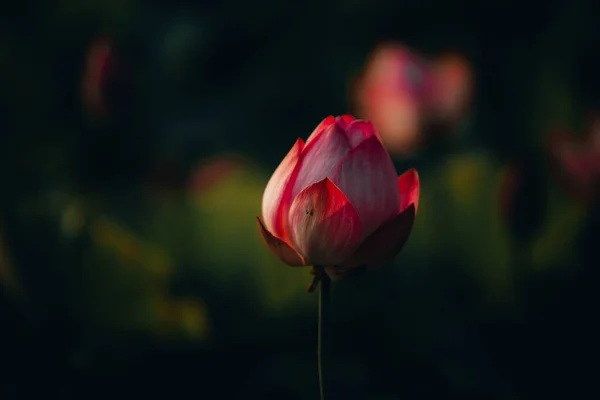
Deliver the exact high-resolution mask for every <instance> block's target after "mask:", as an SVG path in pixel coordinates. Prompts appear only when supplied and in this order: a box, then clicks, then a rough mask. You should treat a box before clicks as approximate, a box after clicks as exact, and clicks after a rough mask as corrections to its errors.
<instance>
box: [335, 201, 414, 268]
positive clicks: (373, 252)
mask: <svg viewBox="0 0 600 400" xmlns="http://www.w3.org/2000/svg"><path fill="white" fill-rule="evenodd" d="M414 222H415V206H414V204H411V205H410V206H409V207H408V208H407V209H406V210H404V212H402V213H400V214H398V216H397V217H396V218H394V219H392V220H391V221H389V222H388V223H386V224H384V225H383V226H382V227H380V228H379V229H377V230H376V231H375V232H374V233H373V234H372V235H371V236H369V237H368V238H367V239H366V240H365V241H364V242H363V243H362V244H361V245H360V247H359V248H358V250H356V252H355V253H354V254H352V256H351V257H349V258H348V259H347V260H346V261H344V262H343V263H342V264H341V265H340V267H341V268H342V271H344V270H348V269H350V268H355V267H358V266H360V265H366V266H367V268H369V269H375V268H378V267H380V266H381V265H383V264H385V263H387V262H389V261H391V260H393V259H394V257H395V256H396V255H397V254H398V253H399V252H400V250H402V247H404V244H405V243H406V241H407V240H408V238H409V237H410V233H411V231H412V227H413V224H414Z"/></svg>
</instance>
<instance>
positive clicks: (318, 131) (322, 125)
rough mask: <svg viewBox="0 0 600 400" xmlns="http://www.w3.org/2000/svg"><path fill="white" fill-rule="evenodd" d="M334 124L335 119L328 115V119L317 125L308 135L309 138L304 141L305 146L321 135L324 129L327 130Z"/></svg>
mask: <svg viewBox="0 0 600 400" xmlns="http://www.w3.org/2000/svg"><path fill="white" fill-rule="evenodd" d="M334 122H335V118H333V116H332V115H330V116H329V117H327V118H325V119H324V120H323V121H321V123H320V124H319V125H317V127H316V128H315V130H314V131H313V132H312V133H311V134H310V136H309V137H308V139H307V140H306V144H309V143H310V142H312V141H313V140H315V139H316V138H317V137H318V136H319V135H320V134H321V133H323V132H324V131H325V129H327V128H328V127H329V125H331V124H333V123H334Z"/></svg>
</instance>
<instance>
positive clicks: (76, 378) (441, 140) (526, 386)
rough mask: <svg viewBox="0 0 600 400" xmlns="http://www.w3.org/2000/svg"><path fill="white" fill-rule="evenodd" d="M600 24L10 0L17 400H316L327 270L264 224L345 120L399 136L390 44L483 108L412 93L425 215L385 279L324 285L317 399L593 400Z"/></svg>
mask: <svg viewBox="0 0 600 400" xmlns="http://www.w3.org/2000/svg"><path fill="white" fill-rule="evenodd" d="M598 17H600V3H597V2H594V1H591V0H589V1H583V0H574V1H569V2H566V1H562V2H559V1H550V2H546V3H544V4H539V5H534V4H531V5H529V4H525V3H524V2H517V1H504V2H500V3H485V2H478V1H466V2H462V3H460V5H459V4H458V3H457V4H449V3H448V2H443V1H439V0H424V1H420V2H401V1H389V0H369V1H367V0H336V1H326V2H316V1H308V2H285V1H278V0H257V1H253V2H244V1H238V0H236V1H233V0H224V1H221V2H202V1H198V2H191V1H189V2H185V1H170V2H167V1H162V2H160V1H157V2H152V3H150V2H140V1H133V0H121V1H114V0H110V1H109V0H103V1H100V0H88V1H83V2H80V1H75V0H63V1H59V2H42V1H20V2H14V1H13V2H10V4H9V5H7V6H6V8H5V9H4V11H3V12H2V15H1V16H0V106H1V107H2V111H3V112H2V118H0V183H1V186H0V187H1V188H0V355H1V356H0V365H1V366H0V369H1V370H2V373H1V374H0V398H2V399H3V400H4V399H6V400H8V399H24V398H34V396H39V395H41V394H43V395H44V396H45V397H48V398H60V399H80V398H86V399H87V398H106V397H107V396H111V397H115V398H142V397H145V398H173V399H179V398H197V399H199V398H207V399H213V398H214V399H220V398H223V399H316V398H318V394H319V392H318V383H317V362H316V338H317V296H316V294H308V293H306V287H307V285H308V284H309V282H310V281H311V276H310V275H309V273H308V268H291V267H288V266H285V265H283V263H281V262H280V261H279V260H278V259H277V258H276V257H275V256H274V255H273V254H271V253H270V252H269V250H268V249H267V248H266V246H265V245H264V244H263V242H262V238H261V237H260V234H259V231H258V227H257V224H256V216H259V215H261V199H262V194H263V190H264V187H265V185H266V183H267V181H268V179H269V177H270V175H271V174H272V172H273V171H274V170H275V168H276V167H277V165H278V163H279V162H280V161H281V160H282V158H283V157H284V156H285V154H286V153H287V152H288V151H289V149H290V148H291V146H292V145H293V143H294V141H295V140H296V139H297V138H298V137H303V138H304V139H306V138H307V137H308V135H309V134H310V133H311V132H312V130H313V129H314V128H315V127H316V126H317V124H318V123H319V122H320V121H321V120H322V119H323V118H325V117H326V116H328V115H339V114H344V113H353V114H357V116H363V115H362V113H363V112H364V113H366V112H367V111H364V110H365V107H364V106H361V107H362V108H361V107H359V106H357V103H360V102H361V101H366V102H370V103H369V104H370V105H371V106H372V109H371V112H381V115H379V114H377V115H378V116H379V117H381V118H388V119H386V120H385V121H392V122H390V125H389V126H391V127H398V126H399V125H398V120H396V119H394V118H395V117H396V116H397V115H398V114H396V113H395V112H394V111H386V113H384V112H383V110H388V109H387V108H385V107H387V105H389V102H387V103H385V104H384V103H373V102H374V101H375V100H373V98H372V97H369V96H371V95H370V94H369V93H372V92H369V91H367V89H364V87H365V86H364V85H366V84H364V82H365V78H364V76H365V73H364V70H365V66H366V65H369V64H368V63H369V60H370V58H369V57H370V56H371V55H372V54H373V51H374V50H375V49H377V48H378V46H379V45H380V44H381V43H399V44H401V45H403V46H406V48H407V49H410V51H411V52H413V53H414V54H418V55H419V57H421V58H422V59H423V60H427V63H429V64H428V67H427V68H431V70H432V71H438V70H437V69H436V68H437V67H439V66H440V65H443V66H448V65H453V66H455V65H463V64H460V62H463V61H460V62H458V64H456V61H453V62H455V64H449V62H448V61H447V60H449V58H441V57H442V56H443V55H444V54H454V55H460V58H452V60H457V59H458V60H464V63H465V64H464V65H468V69H465V70H462V69H459V68H458V67H456V68H457V69H452V71H469V72H468V74H469V75H468V77H469V82H470V83H469V88H470V90H469V93H471V95H470V96H471V97H470V100H469V102H468V105H467V106H466V107H465V109H464V110H462V109H461V112H460V113H458V114H456V118H454V119H452V123H449V122H448V121H449V120H446V119H445V120H444V123H441V124H440V123H439V121H440V118H441V117H439V115H438V114H440V113H441V111H439V110H441V108H440V107H441V106H435V105H434V106H431V107H430V108H428V107H429V105H428V104H429V103H427V104H426V105H422V104H421V103H420V102H421V100H416V99H417V97H415V96H416V95H414V93H413V92H411V89H406V92H403V94H402V95H403V97H402V103H398V104H403V105H402V107H400V110H412V109H413V108H414V109H415V110H417V109H418V110H419V111H418V112H417V111H415V112H414V115H418V116H419V118H420V119H419V121H421V122H420V123H418V124H415V127H416V128H415V130H414V132H417V131H418V132H419V133H403V132H409V130H403V131H402V132H400V131H398V132H399V133H398V132H397V133H394V132H395V131H394V132H392V131H393V128H390V133H389V134H388V136H386V137H388V138H390V139H387V140H389V143H407V141H410V142H411V143H413V142H414V143H417V141H418V142H419V145H418V146H417V145H416V144H414V146H413V145H412V144H411V146H410V147H401V148H400V147H398V149H399V150H398V151H397V152H393V151H391V150H390V152H391V153H392V157H393V160H394V163H395V165H396V169H397V171H398V172H399V173H402V172H403V171H404V170H406V169H408V168H416V169H417V170H418V171H419V175H420V181H421V198H420V203H419V214H418V216H417V218H416V221H415V225H414V230H413V232H412V234H411V237H410V239H409V241H408V243H407V244H406V246H405V248H404V250H403V251H402V253H401V254H399V255H398V256H397V257H396V259H395V260H394V262H393V264H392V265H388V266H386V267H385V268H384V269H382V270H381V271H378V272H377V273H375V272H373V273H365V274H363V275H360V276H358V277H353V278H352V279H348V280H346V281H341V282H339V283H336V284H334V285H333V292H332V305H331V312H332V314H331V317H332V321H331V329H330V331H328V335H329V337H327V338H324V341H325V346H324V355H323V357H324V359H323V365H324V374H325V384H326V393H327V396H326V398H328V399H345V400H352V399H373V400H384V399H399V398H400V399H424V398H429V397H431V398H435V397H444V398H457V399H458V398H460V399H482V398H485V399H537V398H544V397H547V396H549V395H552V394H558V395H562V396H567V397H568V398H579V397H580V396H581V395H582V394H583V393H585V394H586V395H588V396H586V397H593V393H594V392H597V391H598V389H597V385H595V384H593V382H594V381H593V376H592V369H591V367H588V363H592V362H593V361H595V352H594V349H595V348H596V346H597V337H598V329H597V327H596V325H595V324H594V323H593V319H594V317H593V315H595V313H596V310H597V306H596V305H597V301H598V299H597V294H596V293H597V285H596V282H597V281H596V279H597V278H598V275H599V274H598V271H597V268H598V266H599V265H600V263H599V261H598V254H597V251H596V247H595V246H596V243H598V238H600V236H599V231H600V208H599V206H598V204H599V203H598V200H597V198H598V196H597V194H598V190H597V189H598V176H600V165H599V164H600V163H598V162H594V160H598V159H600V144H599V143H600V141H599V140H598V139H594V138H596V137H597V136H598V135H600V133H597V132H598V131H600V130H599V129H598V128H597V127H596V125H594V123H593V121H595V119H594V118H593V116H594V115H596V114H595V113H596V112H597V110H598V109H599V108H600V77H599V75H598V70H599V67H600V52H598V49H599V48H600V33H599V32H598V30H597V29H596V25H597V20H598ZM411 57H412V56H411ZM407 59H412V58H410V57H408V58H407ZM436 60H446V61H445V62H441V61H436ZM394 65H395V64H394ZM411 65H412V64H411ZM393 68H396V67H393ZM398 68H399V69H398V70H399V71H400V70H402V71H403V72H402V74H404V75H402V77H403V78H402V79H404V81H403V82H405V83H406V84H407V85H408V86H410V87H412V88H413V89H414V85H420V83H418V82H417V83H415V82H416V80H414V79H416V78H414V75H413V71H412V69H411V70H409V69H405V68H408V67H406V64H398ZM419 71H421V72H422V70H419ZM427 71H429V69H427ZM444 71H449V69H446V70H444ZM465 73H467V72H465ZM457 74H458V72H456V74H455V75H452V74H449V73H448V74H446V75H440V76H444V77H446V78H440V79H439V81H436V82H438V86H436V87H443V88H447V87H451V86H449V85H450V84H451V83H453V82H454V83H456V82H466V81H463V80H460V81H459V80H458V78H456V80H452V79H453V78H451V77H455V76H459V75H457ZM359 77H363V79H362V81H360V80H359ZM419 79H421V78H419ZM423 79H427V78H423ZM357 82H363V83H362V85H363V86H360V85H361V83H357ZM387 82H388V81H385V80H384V86H385V87H388V86H389V85H391V83H390V84H388V83H387ZM439 82H442V83H443V82H446V83H448V86H444V85H443V84H442V83H439ZM457 85H458V84H457ZM465 85H466V84H465ZM459 86H460V85H459ZM459 86H457V87H459ZM403 87H404V86H403ZM452 87H454V86H452ZM460 87H463V86H460ZM357 88H363V91H360V90H358V89H357ZM397 88H398V90H400V86H398V87H397ZM409 92H410V94H407V93H409ZM360 93H366V94H365V95H364V98H363V97H360V96H361V94H360ZM378 93H379V92H378ZM435 93H437V95H439V96H441V94H440V93H456V90H454V91H453V90H451V89H447V90H446V91H443V90H442V89H439V91H438V92H435ZM449 96H450V95H449ZM378 98H381V96H380V97H378ZM365 99H366V100H365ZM377 101H380V100H377ZM386 101H387V100H386ZM423 101H424V100H423ZM449 101H450V100H449ZM417 103H418V104H417ZM361 104H363V103H361ZM434 104H442V103H441V101H440V102H438V103H434ZM444 104H446V103H444ZM447 104H451V103H447ZM411 107H412V108H411ZM436 107H437V108H436ZM422 109H423V110H425V109H426V110H430V109H435V110H437V111H435V112H434V111H422ZM373 110H375V111H373ZM384 114H385V115H384ZM407 115H408V114H407ZM414 115H413V114H411V115H409V116H408V117H406V118H407V119H406V120H407V121H408V120H411V119H410V118H412V117H411V116H414ZM422 115H426V116H422ZM438 117H439V118H438ZM382 121H383V119H382ZM590 121H591V122H590ZM381 126H382V127H383V126H384V123H383V122H382V123H381ZM385 126H388V125H385ZM411 126H412V125H411ZM417 128H418V129H417ZM410 132H413V131H410ZM401 134H402V135H406V136H402V138H401V139H398V138H399V136H398V135H401ZM394 135H396V136H394ZM411 135H413V136H411ZM416 135H420V136H418V137H419V138H420V139H418V140H417V139H414V138H415V137H417V136H416ZM407 138H408V139H407ZM586 138H587V139H589V140H588V141H585V139H586ZM590 138H591V139H590ZM384 139H385V138H384ZM396 139H397V140H396ZM413 139H414V140H413ZM594 140H595V141H594ZM402 146H404V145H402ZM390 149H392V147H390ZM594 152H595V153H594ZM590 365H594V364H590Z"/></svg>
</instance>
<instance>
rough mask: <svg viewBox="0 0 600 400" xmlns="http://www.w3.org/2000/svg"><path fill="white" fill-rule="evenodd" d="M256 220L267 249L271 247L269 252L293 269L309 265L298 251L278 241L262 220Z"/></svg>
mask: <svg viewBox="0 0 600 400" xmlns="http://www.w3.org/2000/svg"><path fill="white" fill-rule="evenodd" d="M256 219H257V220H258V226H259V228H260V233H261V234H262V237H263V239H264V240H265V243H266V244H267V247H269V250H271V251H272V252H273V254H275V255H276V256H277V257H279V259H280V260H281V261H283V262H284V263H286V264H287V265H291V266H292V267H302V266H305V265H308V264H307V263H306V261H305V260H304V258H303V257H302V256H301V255H300V254H298V253H297V252H296V250H294V249H292V248H291V247H290V246H289V245H288V244H287V243H285V242H284V241H283V240H281V239H277V238H276V237H275V236H273V235H272V234H271V232H269V231H268V230H267V228H265V226H264V225H263V223H262V221H261V220H260V218H258V217H256Z"/></svg>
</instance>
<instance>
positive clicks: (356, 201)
mask: <svg viewBox="0 0 600 400" xmlns="http://www.w3.org/2000/svg"><path fill="white" fill-rule="evenodd" d="M396 179H397V178H396V170H395V169H394V165H393V164H392V160H391V159H390V156H389V155H388V153H387V151H386V150H385V149H384V148H383V145H382V144H381V142H380V141H379V140H378V139H377V138H376V137H375V136H371V137H370V138H368V139H366V140H364V141H363V142H362V143H361V144H360V145H358V147H356V148H355V149H353V150H352V151H351V152H350V153H349V154H348V156H346V158H345V159H344V160H343V161H342V163H341V164H340V165H339V167H338V169H337V170H336V173H335V175H334V176H333V182H334V183H335V184H336V185H338V187H339V188H340V189H341V190H342V191H343V192H344V194H345V195H346V197H347V198H348V200H350V202H351V203H352V205H353V206H354V208H355V209H356V212H357V213H358V215H359V216H360V221H361V223H362V228H363V231H362V237H363V238H365V237H367V236H368V235H370V234H371V233H373V232H374V231H375V230H376V229H377V228H379V226H381V225H382V224H383V223H385V222H387V221H389V220H390V219H391V218H393V217H395V216H396V215H397V214H398V204H399V203H400V194H399V192H398V186H397V183H396Z"/></svg>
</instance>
